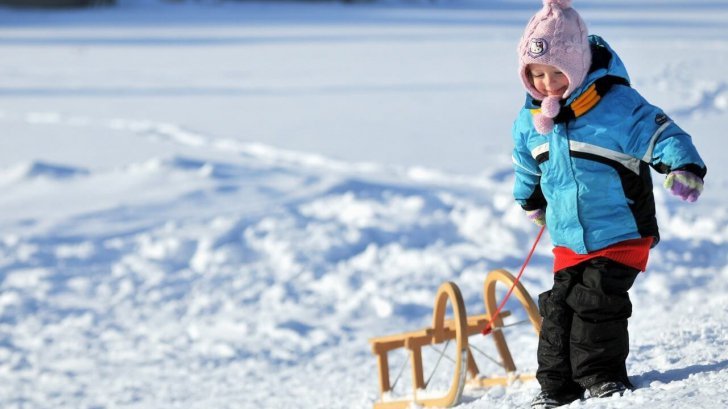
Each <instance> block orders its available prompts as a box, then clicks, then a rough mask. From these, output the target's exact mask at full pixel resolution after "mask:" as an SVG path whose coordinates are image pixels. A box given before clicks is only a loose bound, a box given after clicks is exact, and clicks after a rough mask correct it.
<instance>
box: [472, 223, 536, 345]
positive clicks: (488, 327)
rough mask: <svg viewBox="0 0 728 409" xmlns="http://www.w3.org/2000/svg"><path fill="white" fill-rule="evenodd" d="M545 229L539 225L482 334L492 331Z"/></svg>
mask: <svg viewBox="0 0 728 409" xmlns="http://www.w3.org/2000/svg"><path fill="white" fill-rule="evenodd" d="M545 229H546V226H541V230H539V231H538V236H536V241H534V242H533V246H532V247H531V251H530V252H529V253H528V257H526V261H524V262H523V265H522V266H521V271H519V272H518V275H517V276H516V279H515V280H514V281H513V285H512V286H511V288H510V289H509V290H508V293H507V294H506V296H505V297H503V301H501V303H500V305H498V308H497V309H496V310H495V313H493V316H492V317H490V321H488V323H487V324H486V325H485V328H483V331H481V333H482V334H483V335H488V334H490V333H491V332H493V326H492V324H493V322H495V320H496V319H497V318H498V315H499V314H500V312H501V310H502V309H503V307H504V306H505V305H506V302H508V298H510V297H511V294H512V293H513V289H514V288H516V286H517V285H518V282H519V281H520V280H521V276H522V275H523V271H524V270H526V266H527V265H528V263H529V262H530V261H531V257H532V256H533V252H534V251H535V250H536V245H538V242H539V241H540V240H541V236H542V235H543V231H544V230H545Z"/></svg>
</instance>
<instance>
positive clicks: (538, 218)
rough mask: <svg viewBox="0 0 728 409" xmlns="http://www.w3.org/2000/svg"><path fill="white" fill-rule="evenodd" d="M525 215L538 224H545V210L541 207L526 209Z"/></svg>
mask: <svg viewBox="0 0 728 409" xmlns="http://www.w3.org/2000/svg"><path fill="white" fill-rule="evenodd" d="M526 216H528V220H530V221H532V222H534V223H536V225H538V226H545V225H546V212H545V211H544V210H543V209H536V210H526Z"/></svg>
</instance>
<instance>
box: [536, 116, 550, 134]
mask: <svg viewBox="0 0 728 409" xmlns="http://www.w3.org/2000/svg"><path fill="white" fill-rule="evenodd" d="M533 126H534V127H535V128H536V131H538V133H540V134H541V135H546V134H547V133H549V132H551V131H552V130H553V129H554V120H553V119H551V118H549V117H547V116H546V115H543V114H537V115H534V117H533Z"/></svg>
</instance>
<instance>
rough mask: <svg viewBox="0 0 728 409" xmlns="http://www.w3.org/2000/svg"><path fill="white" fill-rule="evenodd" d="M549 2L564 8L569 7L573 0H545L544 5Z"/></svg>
mask: <svg viewBox="0 0 728 409" xmlns="http://www.w3.org/2000/svg"><path fill="white" fill-rule="evenodd" d="M549 4H551V5H554V6H559V7H561V8H562V9H568V8H570V7H571V0H543V5H544V6H548V5H549Z"/></svg>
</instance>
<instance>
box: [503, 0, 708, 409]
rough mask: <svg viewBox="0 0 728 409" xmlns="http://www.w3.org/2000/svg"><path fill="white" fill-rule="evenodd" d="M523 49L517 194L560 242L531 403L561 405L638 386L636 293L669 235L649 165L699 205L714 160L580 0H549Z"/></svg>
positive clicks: (542, 301)
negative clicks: (589, 20) (645, 87)
mask: <svg viewBox="0 0 728 409" xmlns="http://www.w3.org/2000/svg"><path fill="white" fill-rule="evenodd" d="M518 56H519V67H520V76H521V80H522V82H523V85H524V86H525V88H526V90H527V91H528V95H527V99H526V103H525V106H524V107H523V109H521V111H520V113H519V115H518V118H517V119H516V121H515V124H514V127H513V141H514V145H515V147H514V150H513V162H514V168H515V176H516V178H515V186H514V196H515V199H516V201H517V202H518V203H519V204H520V205H521V206H522V207H523V209H524V210H525V211H526V213H527V214H528V217H529V218H530V219H531V220H533V221H534V222H536V223H537V224H539V225H543V224H545V225H546V227H547V229H548V231H549V234H550V236H551V239H552V241H553V243H554V245H555V248H554V256H555V258H554V271H555V274H554V285H553V288H552V289H551V290H549V291H546V292H545V293H543V294H540V295H539V299H538V304H539V309H540V313H541V315H542V316H543V324H542V329H541V334H540V336H539V343H538V371H537V372H536V378H537V379H538V382H539V383H540V385H541V392H540V393H539V394H538V395H537V396H536V397H535V398H534V399H533V401H532V403H531V407H532V408H553V407H556V406H561V405H564V404H568V403H569V402H572V401H574V400H576V399H579V398H580V397H582V396H583V395H584V392H585V391H588V393H589V396H592V397H605V396H611V395H614V394H622V393H623V392H624V391H625V390H626V389H627V388H630V387H631V386H632V385H631V384H630V382H629V379H628V378H627V370H626V365H625V361H626V359H627V354H628V353H629V335H628V331H627V319H628V318H629V317H630V316H631V315H632V304H631V303H630V300H629V295H628V293H627V291H628V290H629V289H630V287H631V286H632V284H633V283H634V280H635V278H636V277H637V275H638V274H639V272H640V271H644V270H645V266H646V264H647V257H648V254H649V250H650V248H652V247H654V246H655V245H656V244H657V243H658V241H659V240H660V236H659V234H658V228H657V221H656V219H655V201H654V197H653V194H652V187H653V186H652V180H651V176H650V168H653V169H655V170H656V171H657V172H660V173H664V174H667V177H666V179H665V183H664V186H665V188H667V189H668V190H669V191H670V192H672V193H673V194H675V195H677V196H679V197H680V198H682V199H683V200H687V201H689V202H693V201H695V200H696V199H697V198H698V196H699V195H700V193H701V192H702V190H703V177H704V176H705V173H706V167H705V164H704V163H703V161H702V159H701V158H700V155H699V154H698V152H697V151H696V149H695V147H694V146H693V144H692V142H691V139H690V136H689V135H688V134H686V133H685V131H683V130H682V129H680V127H678V126H677V125H676V124H675V123H674V122H673V121H672V120H671V119H670V118H669V117H668V116H667V115H665V113H664V112H663V111H662V110H661V109H659V108H657V107H655V106H653V105H651V104H650V103H648V102H647V101H646V100H645V99H644V98H643V97H642V96H641V95H640V94H639V93H638V92H637V91H635V90H634V89H633V88H631V87H630V81H629V76H628V75H627V71H626V70H625V67H624V65H623V64H622V61H621V60H620V59H619V56H617V54H616V53H615V52H614V51H613V50H612V49H611V48H610V46H609V44H607V42H606V41H604V40H603V39H602V38H600V37H598V36H595V35H588V33H587V28H586V25H585V24H584V21H583V20H582V19H581V17H580V16H579V14H578V13H577V12H576V11H575V10H574V9H573V8H572V7H571V1H570V0H543V8H542V9H541V10H540V11H539V12H538V13H536V14H535V15H534V16H533V17H532V18H531V20H530V22H529V23H528V25H527V26H526V30H525V32H524V33H523V37H522V38H521V41H520V44H519V46H518Z"/></svg>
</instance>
